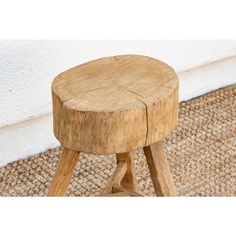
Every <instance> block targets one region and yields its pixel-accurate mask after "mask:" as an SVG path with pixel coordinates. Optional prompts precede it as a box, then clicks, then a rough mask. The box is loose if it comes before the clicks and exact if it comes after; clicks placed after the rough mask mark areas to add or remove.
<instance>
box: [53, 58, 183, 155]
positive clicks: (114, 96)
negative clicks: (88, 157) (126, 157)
mask: <svg viewBox="0 0 236 236" xmlns="http://www.w3.org/2000/svg"><path fill="white" fill-rule="evenodd" d="M52 95H53V123H54V134H55V136H56V138H57V139H58V140H59V141H60V143H61V144H62V146H64V147H66V148H68V149H71V150H75V151H80V152H87V153H93V154H113V153H124V152H129V151H131V150H134V149H137V148H142V147H145V146H148V145H150V144H152V143H155V142H157V141H159V140H162V139H163V138H164V137H165V136H166V135H167V134H169V133H170V132H171V131H172V130H173V129H174V128H175V127H176V125H177V120H178V78H177V75H176V73H175V72H174V70H173V69H172V68H171V67H170V66H168V65H167V64H165V63H163V62H161V61H159V60H156V59H153V58H150V57H146V56H138V55H125V56H115V57H107V58H102V59H98V60H95V61H91V62H88V63H85V64H82V65H80V66H77V67H74V68H72V69H70V70H67V71H65V72H63V73H61V74H59V75H58V76H57V77H56V78H55V80H54V81H53V84H52Z"/></svg>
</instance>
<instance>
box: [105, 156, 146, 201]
mask: <svg viewBox="0 0 236 236" xmlns="http://www.w3.org/2000/svg"><path fill="white" fill-rule="evenodd" d="M133 156H134V155H133V152H127V153H119V154H116V160H117V167H116V170H115V172H114V173H113V175H112V176H111V178H110V179H109V181H108V183H107V185H106V186H105V188H104V189H103V191H102V193H101V196H141V195H140V194H138V193H137V180H136V176H135V169H134V160H133V159H134V158H133Z"/></svg>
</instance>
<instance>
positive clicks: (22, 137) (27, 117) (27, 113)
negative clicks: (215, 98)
mask: <svg viewBox="0 0 236 236" xmlns="http://www.w3.org/2000/svg"><path fill="white" fill-rule="evenodd" d="M127 53H134V54H144V55H149V56H152V57H155V58H158V59H161V60H163V61H165V62H167V63H168V64H170V65H171V66H172V67H174V68H175V70H176V71H177V72H179V73H178V74H179V78H180V100H187V99H190V98H192V97H195V96H199V95H201V94H203V93H206V92H209V91H211V90H213V89H217V88H220V87H223V86H226V85H228V84H232V83H236V57H231V56H233V55H236V41H0V98H1V99H0V166H2V165H5V164H7V163H9V162H11V161H14V160H17V159H19V158H24V157H26V156H27V155H32V154H35V153H38V152H40V151H44V150H45V149H47V148H49V147H53V146H57V145H58V144H59V143H58V141H57V140H56V139H55V138H54V136H53V132H52V117H51V91H50V87H51V82H52V80H53V78H54V77H55V76H56V75H57V74H58V73H60V72H62V71H63V70H65V69H68V68H70V67H72V66H75V65H77V64H80V63H83V62H86V61H88V60H92V59H95V58H99V57H103V56H110V55H115V54H127ZM217 60H220V61H218V62H216V63H212V62H214V61H217ZM209 63H210V64H209ZM35 117H37V118H35ZM17 122H18V123H17Z"/></svg>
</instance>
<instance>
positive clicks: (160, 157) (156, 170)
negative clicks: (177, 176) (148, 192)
mask: <svg viewBox="0 0 236 236" xmlns="http://www.w3.org/2000/svg"><path fill="white" fill-rule="evenodd" d="M144 153H145V156H146V159H147V163H148V167H149V170H150V174H151V178H152V181H153V185H154V189H155V191H156V195H157V196H176V190H175V186H174V183H173V179H172V176H171V173H170V168H169V164H168V160H167V158H166V156H165V153H164V148H163V144H162V142H157V143H154V144H151V145H150V146H147V147H144Z"/></svg>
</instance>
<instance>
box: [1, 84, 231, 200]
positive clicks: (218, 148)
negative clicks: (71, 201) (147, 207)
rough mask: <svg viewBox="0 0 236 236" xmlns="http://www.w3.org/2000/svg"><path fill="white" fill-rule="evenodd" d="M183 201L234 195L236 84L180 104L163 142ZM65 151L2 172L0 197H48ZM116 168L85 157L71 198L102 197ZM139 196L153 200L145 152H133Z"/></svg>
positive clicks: (109, 161)
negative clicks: (173, 125) (174, 123)
mask: <svg viewBox="0 0 236 236" xmlns="http://www.w3.org/2000/svg"><path fill="white" fill-rule="evenodd" d="M164 142H165V149H166V155H167V157H168V160H169V163H170V167H171V171H172V174H173V178H174V183H175V185H176V188H177V192H178V195H179V196H231V195H232V194H233V193H234V192H235V190H236V85H232V86H229V87H226V88H223V89H219V90H216V91H214V92H211V93H209V94H206V95H204V96H201V97H198V98H196V99H193V100H190V101H187V102H182V103H181V104H180V114H179V125H178V127H177V129H176V130H175V131H174V132H173V133H171V134H170V135H169V136H168V137H167V138H166V139H165V141H164ZM60 153H61V148H60V147H58V148H54V149H49V150H47V151H46V152H43V153H40V154H38V155H35V156H33V157H29V158H27V159H24V160H20V161H16V162H14V163H11V164H8V165H7V166H5V167H2V168H0V195H1V196H45V195H46V194H47V191H48V187H49V185H50V182H51V180H52V176H53V174H54V172H55V169H56V164H57V161H58V157H59V155H60ZM115 167H116V161H115V157H114V156H113V155H109V156H105V155H103V156H97V155H90V154H82V156H81V159H80V161H79V162H78V164H77V166H76V169H75V171H74V175H73V179H72V181H71V184H70V186H69V190H68V195H69V196H96V195H99V193H100V191H101V189H102V188H103V187H104V185H105V183H106V181H107V180H108V178H109V177H110V176H111V174H112V172H113V171H114V169H115ZM135 167H136V172H137V180H138V188H139V192H140V193H141V194H144V195H147V196H153V195H154V189H153V185H152V181H151V179H150V175H149V171H148V167H147V164H146V161H145V157H144V154H143V151H142V150H136V151H135Z"/></svg>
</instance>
